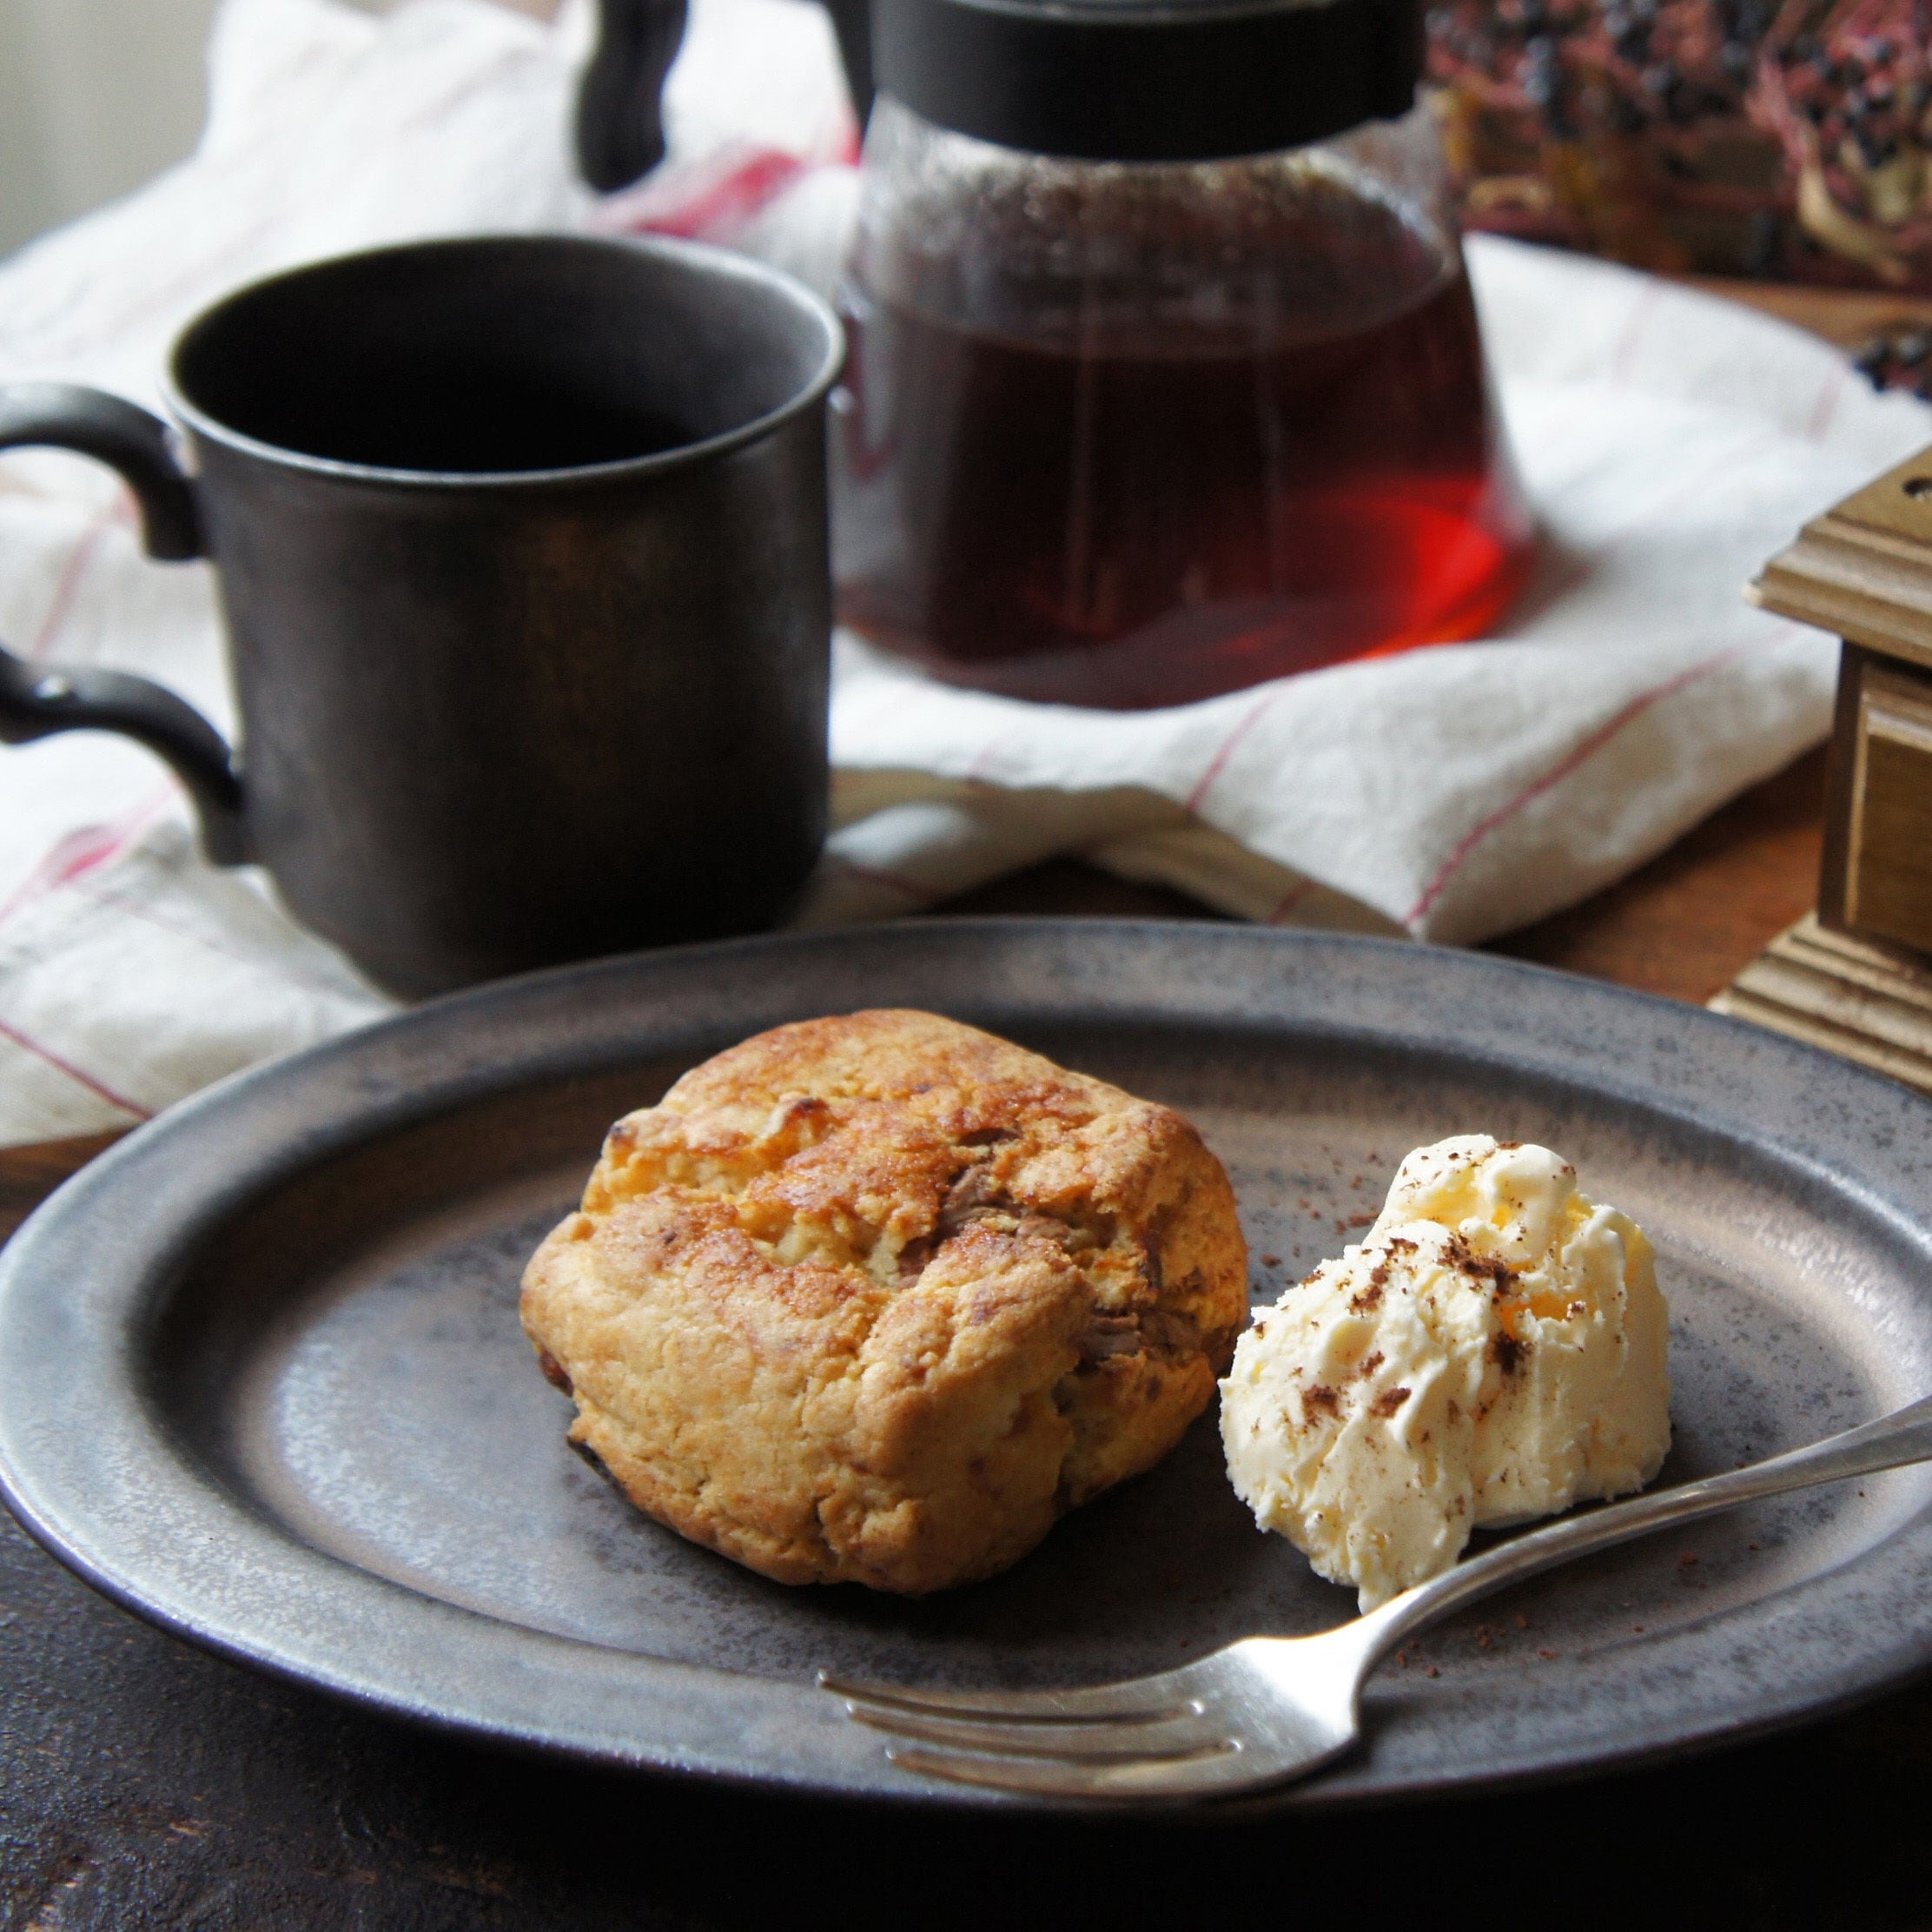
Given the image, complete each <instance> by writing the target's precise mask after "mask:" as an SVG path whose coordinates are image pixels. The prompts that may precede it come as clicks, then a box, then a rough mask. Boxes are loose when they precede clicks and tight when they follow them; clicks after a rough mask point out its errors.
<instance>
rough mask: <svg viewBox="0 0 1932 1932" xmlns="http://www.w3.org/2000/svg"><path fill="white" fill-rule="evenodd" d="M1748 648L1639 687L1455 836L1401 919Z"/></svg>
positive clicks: (1409, 919) (1419, 912) (1415, 916)
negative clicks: (1527, 810)
mask: <svg viewBox="0 0 1932 1932" xmlns="http://www.w3.org/2000/svg"><path fill="white" fill-rule="evenodd" d="M1746 648H1747V647H1746V646H1745V645H1733V646H1732V647H1731V649H1730V650H1729V651H1720V652H1718V653H1717V656H1715V657H1713V658H1705V659H1704V662H1703V663H1702V664H1695V665H1691V666H1690V669H1689V670H1688V671H1680V672H1678V673H1677V676H1676V677H1674V678H1669V679H1667V680H1666V681H1665V682H1664V683H1663V684H1661V685H1653V686H1652V687H1651V689H1650V690H1649V691H1640V692H1639V693H1638V695H1637V696H1636V697H1635V698H1631V701H1630V702H1629V704H1627V705H1624V708H1623V709H1622V710H1621V711H1618V713H1617V714H1616V716H1615V717H1613V718H1608V719H1606V720H1605V721H1604V723H1603V724H1602V725H1598V727H1597V729H1596V730H1595V731H1592V732H1591V734H1590V735H1589V736H1588V737H1587V738H1585V739H1584V740H1583V741H1582V742H1581V743H1580V744H1576V745H1574V746H1572V747H1571V750H1570V751H1567V752H1565V755H1564V756H1563V757H1562V758H1558V760H1557V762H1556V763H1555V764H1552V766H1551V767H1550V769H1549V770H1548V771H1545V773H1544V774H1543V775H1542V776H1541V777H1538V778H1532V780H1531V781H1530V783H1529V784H1526V785H1525V786H1524V787H1523V789H1522V790H1521V791H1518V793H1517V794H1516V795H1515V797H1512V798H1511V799H1510V800H1509V801H1508V802H1507V803H1506V804H1500V805H1499V806H1497V808H1496V809H1495V811H1492V812H1490V813H1488V814H1487V815H1486V816H1485V817H1482V818H1479V819H1478V820H1477V821H1476V823H1475V824H1473V825H1472V826H1471V827H1470V828H1469V830H1467V831H1466V832H1465V833H1464V834H1463V835H1462V837H1460V838H1459V839H1458V840H1457V841H1456V845H1455V849H1454V850H1452V852H1451V853H1450V854H1449V856H1448V857H1447V858H1446V859H1445V860H1444V861H1443V862H1442V864H1441V866H1440V867H1439V869H1438V870H1437V872H1436V876H1435V877H1433V878H1432V879H1431V880H1430V881H1429V883H1428V885H1427V886H1426V889H1425V890H1424V891H1423V894H1422V897H1420V898H1419V899H1418V900H1417V901H1416V902H1415V903H1414V904H1413V906H1411V907H1410V908H1409V910H1408V913H1407V915H1406V916H1405V918H1404V919H1403V921H1402V923H1403V924H1404V925H1406V926H1413V925H1414V924H1415V923H1416V922H1417V921H1418V920H1419V919H1421V918H1422V917H1424V916H1425V915H1426V913H1427V912H1428V910H1429V909H1430V908H1431V907H1432V905H1434V903H1436V901H1437V900H1438V899H1439V898H1440V897H1442V893H1443V889H1444V888H1445V887H1446V885H1447V884H1448V883H1449V881H1450V880H1451V879H1452V878H1453V877H1455V876H1456V873H1457V870H1459V868H1460V866H1461V865H1462V863H1463V862H1464V860H1466V858H1467V857H1469V855H1470V854H1471V853H1472V851H1474V850H1475V849H1476V848H1477V847H1478V846H1479V845H1480V844H1482V842H1483V841H1484V840H1485V838H1487V837H1489V835H1490V834H1491V833H1492V831H1494V830H1496V829H1497V827H1498V826H1499V825H1504V824H1507V823H1508V822H1509V821H1510V820H1511V819H1512V818H1513V817H1515V816H1516V815H1517V813H1518V812H1519V811H1522V810H1523V808H1524V807H1525V805H1527V804H1531V803H1532V802H1533V801H1534V800H1536V799H1538V798H1540V797H1542V796H1543V794H1544V793H1545V792H1546V791H1549V790H1550V789H1551V787H1552V785H1558V784H1562V782H1563V781H1564V780H1565V778H1567V777H1569V776H1570V775H1571V772H1573V771H1576V770H1577V769H1578V766H1579V765H1582V764H1586V763H1587V762H1588V761H1589V760H1590V759H1591V758H1594V757H1595V756H1596V755H1597V753H1598V751H1602V750H1603V748H1604V745H1606V744H1609V743H1610V742H1611V739H1612V738H1615V737H1616V736H1617V734H1618V732H1619V731H1622V730H1623V729H1624V726H1625V725H1630V724H1631V723H1632V722H1634V721H1635V720H1636V719H1637V718H1641V717H1642V716H1643V715H1644V712H1645V711H1649V710H1650V709H1651V706H1652V705H1659V704H1662V703H1663V701H1664V699H1665V698H1672V697H1675V696H1676V695H1677V692H1678V691H1682V690H1683V689H1684V686H1685V685H1693V684H1695V683H1696V682H1697V680H1698V678H1704V677H1708V676H1709V675H1710V673H1711V672H1714V671H1721V670H1723V669H1724V666H1725V665H1728V664H1730V663H1732V662H1734V661H1735V660H1736V659H1737V658H1741V657H1743V654H1744V652H1745V650H1746Z"/></svg>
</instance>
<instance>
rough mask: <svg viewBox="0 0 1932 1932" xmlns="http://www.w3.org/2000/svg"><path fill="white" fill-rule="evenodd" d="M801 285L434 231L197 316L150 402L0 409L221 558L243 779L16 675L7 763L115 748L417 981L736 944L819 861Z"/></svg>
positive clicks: (155, 700) (146, 727) (815, 531)
mask: <svg viewBox="0 0 1932 1932" xmlns="http://www.w3.org/2000/svg"><path fill="white" fill-rule="evenodd" d="M842 352H843V345H842V341H841V337H840V333H839V328H838V324H837V321H836V319H835V318H834V317H833V315H832V314H831V312H830V310H829V309H828V308H825V306H824V303H822V302H820V301H818V300H817V297H816V296H814V295H812V294H810V293H809V292H808V291H807V290H805V289H804V288H801V287H800V286H798V285H797V283H796V282H793V281H791V280H790V279H789V278H787V277H785V276H784V275H778V274H777V273H775V272H774V271H772V270H771V269H768V268H763V267H761V266H759V265H758V264H756V263H753V262H751V261H744V260H743V259H741V258H739V257H737V256H733V255H725V254H723V253H722V252H720V251H718V250H715V249H709V248H698V247H695V246H692V245H691V244H688V243H682V242H667V241H648V242H628V241H592V240H586V239H579V238H571V237H562V236H542V237H538V236H526V237H500V238H486V239H481V240H466V241H438V242H428V243H421V244H415V245H411V246H407V247H403V248H384V249H379V250H376V251H374V252H373V253H370V254H367V255H352V256H347V257H344V258H341V259H340V260H336V261H327V262H322V263H319V264H316V265H314V266H313V267H308V268H299V269H296V270H294V271H293V272H291V273H288V274H286V275H278V276H275V277H273V278H272V279H270V280H268V281H261V282H258V283H255V284H254V285H253V286H251V287H249V288H245V289H242V290H241V291H240V292H239V293H237V294H232V295H230V296H228V297H227V298H226V299H225V300H224V301H221V302H220V303H218V304H216V305H215V307H214V308H211V309H209V310H208V311H207V312H206V313H204V314H202V316H201V317H200V318H199V319H198V320H196V321H194V322H192V323H190V324H189V327H188V328H187V329H186V330H185V331H184V332H183V333H182V335H181V337H180V338H179V340H178V341H177V342H176V344H175V350H174V353H173V355H172V357H171V360H170V363H169V380H168V385H167V387H168V400H169V407H170V408H171V409H172V411H173V412H174V414H175V415H176V416H177V417H178V419H179V420H180V421H181V423H182V426H183V427H184V430H185V433H186V446H187V451H188V454H189V463H188V465H187V466H186V467H185V468H184V467H183V466H181V465H180V464H178V463H177V462H176V460H175V455H174V453H172V449H171V447H170V439H169V433H168V432H167V430H166V429H165V428H164V427H163V426H162V423H161V422H159V421H158V420H156V419H155V418H154V417H153V416H151V415H149V414H148V413H147V412H146V411H145V410H142V409H139V408H136V407H135V406H134V405H133V404H132V403H129V402H126V401H123V400H120V399H119V398H116V397H113V396H109V395H105V394H101V393H99V392H97V391H94V390H89V389H79V388H73V387H68V386H65V385H57V384H42V383H35V384H23V385H16V386H14V387H10V388H6V389H0V448H5V447H13V446H18V445H25V444H43V445H56V446H59V447H65V448H69V449H76V450H81V451H83V452H85V453H88V454H89V455H93V456H96V457H99V458H100V459H101V460H103V461H105V462H107V463H109V464H111V465H112V466H114V467H115V468H116V469H117V470H118V471H119V472H120V473H121V474H122V477H124V478H125V479H126V480H127V482H128V485H129V487H130V488H131V489H132V491H133V493H134V494H135V497H136V500H137V501H138V503H139V506H140V509H141V515H142V530H143V534H144V536H145V539H146V542H147V547H148V550H149V554H150V555H152V556H155V557H159V558H188V557H195V556H205V557H207V558H208V559H211V560H212V561H213V563H214V565H215V572H216V581H217V584H218V586H219V592H220V596H221V601H222V610H223V615H224V617H225V619H226V624H227V629H228V642H229V648H230V652H231V654H232V660H233V665H234V671H235V685H236V690H237V695H238V698H239V700H240V705H241V721H242V754H241V762H240V763H239V764H238V763H237V761H236V759H235V757H234V756H232V755H231V753H230V751H229V750H228V746H227V745H226V744H223V743H222V739H221V738H220V737H219V736H218V735H217V734H216V733H215V731H214V730H213V728H212V727H211V726H209V725H208V724H207V722H206V721H205V720H204V719H203V718H201V716H200V715H199V714H198V713H197V712H195V711H193V710H191V709H190V708H189V706H188V705H186V704H184V703H183V702H182V700H181V699H180V698H176V697H175V696H174V694H173V693H171V692H169V691H165V690H163V689H162V687H161V686H159V685H154V684H150V683H149V682H148V680H146V679H145V678H134V677H129V676H126V675H123V674H122V673H120V672H103V671H88V670H79V669H63V668H61V667H58V666H50V665H28V664H25V663H23V661H22V660H21V659H19V658H15V657H11V656H9V655H7V654H6V653H4V652H0V739H4V740H5V741H7V742H9V743H12V744H19V743H23V742H25V741H26V740H28V739H30V738H42V737H44V736H46V735H47V734H49V733H50V732H54V731H75V730H83V729H96V730H107V731H120V732H122V733H124V734H126V735H127V736H129V737H130V738H137V739H139V740H140V741H141V742H142V744H147V745H149V746H150V747H151V748H152V749H153V750H155V751H158V752H159V753H160V754H161V755H162V757H163V758H166V759H167V760H168V761H169V764H172V765H173V766H174V768H175V771H177V772H178V773H179V774H180V776H181V777H182V781H183V782H184V783H185V784H186V785H187V786H188V788H189V791H190V792H191V793H192V794H193V796H194V798H195V804H196V805H197V806H198V807H199V810H200V815H201V820H202V843H203V846H204V849H205V850H206V851H207V852H208V856H209V857H211V858H212V859H214V860H215V861H216V862H217V863H222V864H235V863H241V862H243V861H246V860H258V861H260V862H261V863H262V864H264V865H266V866H267V867H268V869H269V870H270V872H271V873H272V874H273V875H274V877H275V882H276V883H277V885H278V886H279V888H280V890H281V894H282V897H283V898H284V899H285V900H286V902H287V903H288V905H289V907H290V908H291V910H293V911H294V913H295V914H296V916H298V917H300V918H301V919H302V920H303V921H304V922H306V923H308V925H310V926H311V927H313V928H314V930H316V931H318V932H320V933H321V934H323V935H324V936H327V937H328V938H329V939H331V940H333V941H334V943H336V944H337V945H339V946H341V948H342V949H343V950H344V951H346V952H347V953H348V954H349V956H351V957H352V958H354V960H355V961H356V962H357V963H359V964H361V966H362V967H363V968H364V969H365V970H367V972H368V973H369V974H370V975H371V976H373V977H374V978H375V979H376V980H378V981H380V983H382V984H384V985H386V986H387V987H389V988H391V989H394V990H395V991H397V992H399V993H403V994H407V995H412V996H414V995H419V994H424V993H430V992H435V991H439V990H441V989H445V988H448V987H452V986H457V985H461V984H464V983H468V982H471V981H473V980H479V979H484V978H488V977H492V976H495V975H498V974H501V973H506V972H513V971H517V970H519V969H524V968H526V967H532V966H538V965H543V964H547V963H552V962H556V961H560V960H566V959H576V958H586V957H591V956H596V955H598V954H602V953H610V952H618V951H623V950H627V949H631V948H633V947H637V946H640V945H647V944H656V943H665V942H669V941H673V940H682V939H692V938H700V937H707V936H714V935H718V934H723V933H732V932H744V931H749V930H755V929H757V928H758V927H760V926H764V925H768V924H770V923H773V922H774V921H775V920H777V918H779V917H780V916H783V914H784V910H785V909H786V907H787V904H788V903H789V902H790V901H791V899H792V898H793V897H795V895H796V894H797V890H798V889H799V888H800V886H801V885H802V883H803V882H804V878H805V876H806V874H807V873H808V872H809V871H810V870H811V867H812V864H813V863H814V862H815V860H816V859H817V854H818V850H819V848H820V846H821V844H823V843H824V830H825V817H826V782H827V771H826V739H825V729H826V699H827V679H828V651H829V639H830V629H831V619H830V586H829V579H828V564H827V553H826V526H825V472H824V398H825V394H826V392H827V390H828V389H829V388H830V385H831V383H832V381H833V380H834V378H835V376H836V375H837V370H838V366H839V361H840V359H841V355H842Z"/></svg>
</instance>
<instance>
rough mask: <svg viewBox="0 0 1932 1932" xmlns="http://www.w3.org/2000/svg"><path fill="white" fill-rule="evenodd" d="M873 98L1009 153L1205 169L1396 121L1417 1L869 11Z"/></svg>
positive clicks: (1191, 0)
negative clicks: (1197, 164) (886, 98)
mask: <svg viewBox="0 0 1932 1932" xmlns="http://www.w3.org/2000/svg"><path fill="white" fill-rule="evenodd" d="M872 36H873V59H874V65H875V71H876V73H877V77H878V84H879V88H880V90H881V91H882V92H883V93H886V94H890V95H891V96H893V97H894V98H895V99H897V100H898V101H901V102H903V103H904V104H905V105H906V106H907V107H909V108H910V109H912V110H913V111H914V112H915V113H916V114H918V115H921V116H923V117H924V118H925V119H926V120H928V121H932V122H937V123H938V124H939V125H940V126H941V127H944V128H950V129H955V130H956V132H958V133H960V134H966V135H973V136H976V137H977V138H979V139H980V140H982V141H991V142H998V143H999V145H1000V146H1002V147H1005V148H1020V149H1027V150H1028V151H1029V152H1031V153H1035V154H1043V155H1067V156H1070V157H1073V158H1075V159H1080V160H1088V161H1209V160H1218V159H1221V158H1224V157H1227V156H1232V155H1256V154H1266V153H1268V152H1271V151H1272V150H1274V149H1281V148H1299V147H1300V146H1301V145H1302V144H1303V143H1304V142H1310V141H1320V140H1323V139H1325V138H1326V137H1327V136H1331V135H1336V134H1340V133H1341V132H1342V131H1343V130H1344V129H1348V128H1353V127H1357V126H1359V125H1360V123H1361V122H1365V121H1373V120H1383V119H1387V118H1390V117H1392V116H1396V115H1400V114H1405V113H1406V112H1407V111H1408V109H1409V108H1410V107H1411V106H1412V105H1413V103H1414V100H1415V86H1416V82H1417V80H1418V79H1419V77H1420V76H1421V73H1422V60H1423V24H1422V5H1421V0H1247V3H1246V4H1233V5H1230V4H1228V0H873V8H872Z"/></svg>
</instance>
